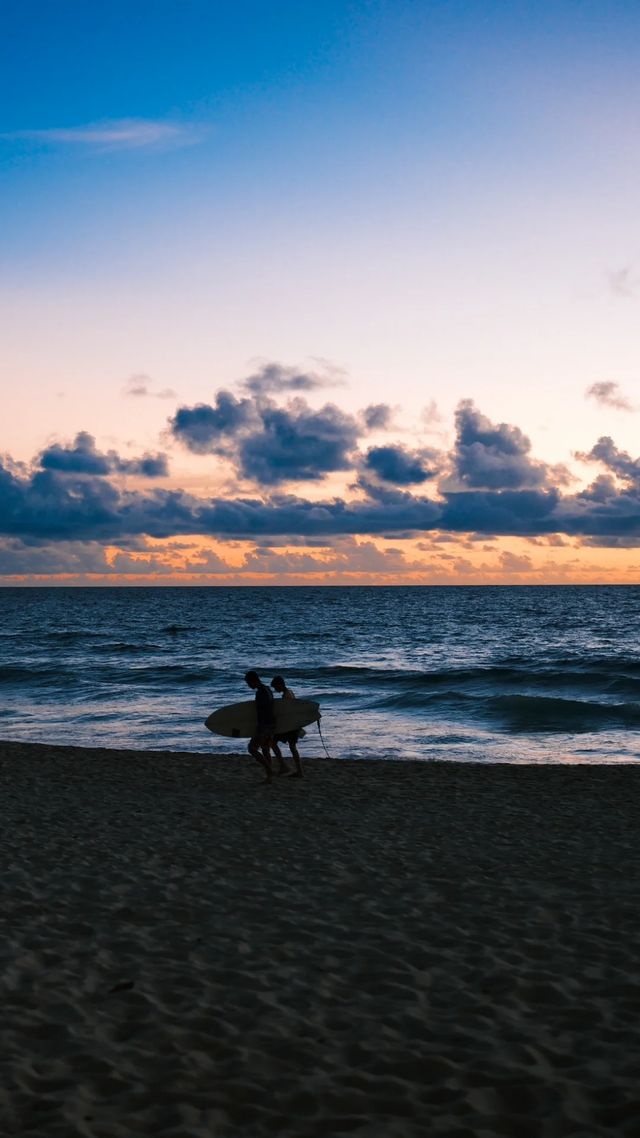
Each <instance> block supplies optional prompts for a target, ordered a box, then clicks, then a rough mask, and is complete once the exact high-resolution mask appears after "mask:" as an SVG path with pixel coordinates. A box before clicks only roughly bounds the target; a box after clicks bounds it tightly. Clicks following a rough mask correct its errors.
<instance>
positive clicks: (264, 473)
mask: <svg viewBox="0 0 640 1138" xmlns="http://www.w3.org/2000/svg"><path fill="white" fill-rule="evenodd" d="M169 431H170V433H171V434H172V435H173V437H174V438H176V439H177V440H178V441H179V442H181V443H182V444H183V445H184V446H186V447H187V448H188V449H189V450H190V451H192V452H194V453H195V454H219V455H224V456H225V457H227V458H229V459H231V461H233V463H234V464H235V467H236V470H237V473H238V474H239V475H240V476H241V477H243V478H250V479H252V480H254V481H256V482H258V483H260V484H261V485H262V486H276V485H279V484H280V483H283V482H294V481H306V482H315V481H318V480H320V479H321V478H323V477H324V476H325V474H328V473H330V472H332V471H335V470H347V469H349V467H350V466H351V465H352V458H351V451H352V450H353V449H354V448H355V446H356V444H357V440H358V434H359V431H358V424H357V421H356V419H355V418H354V416H352V415H349V414H346V413H345V412H344V411H341V410H340V409H339V408H338V407H336V406H335V405H334V404H332V403H326V404H325V405H324V406H323V407H321V408H320V409H319V410H314V409H313V408H311V407H310V406H309V404H308V403H307V402H306V401H305V400H304V399H302V398H301V397H298V398H296V399H292V400H290V401H289V402H288V403H287V404H286V406H285V407H278V406H277V405H276V403H275V402H274V401H273V400H271V399H268V398H266V397H265V396H264V395H262V394H261V395H259V396H258V395H255V394H254V395H253V397H250V398H243V399H237V398H236V397H235V395H233V394H232V393H231V392H229V391H218V392H217V394H216V396H215V403H214V404H213V405H211V404H208V403H199V404H197V405H196V406H195V407H179V408H178V410H177V411H176V413H175V415H174V416H173V417H172V418H171V419H170V420H169Z"/></svg>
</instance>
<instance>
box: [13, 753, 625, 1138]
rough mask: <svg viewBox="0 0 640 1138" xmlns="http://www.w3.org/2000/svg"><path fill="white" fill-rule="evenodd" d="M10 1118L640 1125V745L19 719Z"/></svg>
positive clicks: (102, 1134)
mask: <svg viewBox="0 0 640 1138" xmlns="http://www.w3.org/2000/svg"><path fill="white" fill-rule="evenodd" d="M0 779H1V784H2V785H1V794H2V806H3V825H2V831H1V835H0V842H1V845H2V892H3V897H2V906H1V916H2V925H3V936H2V940H1V941H0V953H1V974H2V1003H3V1023H2V1079H1V1080H0V1133H2V1134H3V1135H22V1134H25V1135H33V1136H36V1135H37V1136H40V1138H54V1136H58V1135H59V1136H61V1138H62V1136H64V1138H69V1136H72V1135H86V1136H95V1138H116V1136H117V1138H132V1136H134V1135H135V1136H138V1135H162V1136H167V1138H168V1136H172V1138H214V1136H215V1138H227V1136H231V1135H234V1136H235V1135H242V1136H246V1138H262V1136H263V1135H265V1136H266V1135H281V1136H291V1138H298V1136H300V1138H304V1136H307V1135H309V1136H311V1135H313V1136H318V1138H320V1136H323V1138H333V1136H337V1135H353V1136H358V1138H360V1136H361V1138H365V1136H367V1138H396V1136H397V1138H410V1136H413V1135H416V1136H417V1135H425V1136H426V1135H429V1136H430V1135H451V1136H455V1138H469V1136H471V1135H474V1136H475V1135H478V1136H480V1138H490V1136H493V1135H500V1136H502V1135H504V1136H510V1135H514V1136H518V1138H520V1136H522V1138H564V1136H569V1135H571V1136H573V1138H597V1136H599V1135H603V1136H604V1135H613V1134H615V1135H620V1136H623V1138H626V1136H629V1138H631V1136H634V1138H635V1136H637V1135H638V1134H640V1060H639V1058H638V1056H639V1054H640V963H639V962H640V921H639V919H638V896H639V895H640V873H639V869H640V859H639V856H638V850H639V846H640V841H639V838H638V809H637V801H638V791H639V790H640V768H638V767H637V766H632V765H625V766H620V767H614V766H607V767H587V766H565V767H561V766H521V767H517V766H489V765H487V766H482V765H480V764H469V765H464V764H460V765H457V764H444V763H441V764H438V763H433V764H416V763H402V764H399V763H382V762H377V763H372V762H367V763H347V762H342V763H341V762H338V761H328V760H326V759H325V760H321V759H316V760H309V761H307V762H306V764H305V778H304V779H303V780H296V779H277V780H274V783H273V785H272V786H270V787H268V786H266V785H264V784H263V783H262V781H261V775H260V771H259V769H258V767H257V766H255V765H254V764H252V762H251V761H250V760H249V759H247V758H244V757H243V758H237V759H236V758H228V757H224V758H220V757H209V756H206V755H193V754H192V755H188V754H160V753H151V752H135V751H107V750H84V749H78V748H63V747H57V746H50V747H46V746H38V745H27V744H19V743H3V744H0Z"/></svg>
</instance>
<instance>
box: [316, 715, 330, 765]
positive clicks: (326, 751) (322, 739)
mask: <svg viewBox="0 0 640 1138" xmlns="http://www.w3.org/2000/svg"><path fill="white" fill-rule="evenodd" d="M316 724H317V726H318V735H319V736H320V742H321V743H322V746H323V748H324V753H325V755H326V756H327V758H328V759H330V758H331V755H330V754H329V752H328V750H327V745H326V743H325V741H324V737H323V735H322V728H321V727H320V716H318V718H317V719H316Z"/></svg>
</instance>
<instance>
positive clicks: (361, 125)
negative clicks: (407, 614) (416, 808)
mask: <svg viewBox="0 0 640 1138" xmlns="http://www.w3.org/2000/svg"><path fill="white" fill-rule="evenodd" d="M639 55H640V8H639V7H638V5H637V3H635V2H634V3H626V2H616V0H608V2H607V3H605V2H600V0H570V2H567V0H555V2H549V3H548V2H545V0H541V2H540V3H520V2H519V0H511V2H492V0H483V2H479V0H478V2H471V0H468V2H462V0H451V2H446V0H442V2H438V3H431V2H430V0H422V2H418V0H411V2H410V0H393V3H391V2H384V0H353V2H349V0H341V2H340V0H323V3H322V4H319V3H311V2H309V3H307V2H305V0H298V2H296V3H293V2H290V3H289V2H284V0H270V2H268V3H267V2H266V0H264V2H257V0H233V2H231V0H230V2H226V0H224V2H217V0H207V2H201V0H153V2H151V0H127V3H126V4H125V3H121V2H120V0H110V3H108V4H106V3H105V4H87V3H85V2H84V0H56V3H55V4H52V3H50V2H48V0H9V2H8V3H5V4H4V5H2V6H1V7H0V106H1V107H2V108H3V112H2V119H1V120H0V219H1V220H0V366H1V369H2V405H3V415H2V419H1V421H0V426H1V432H0V584H8V585H13V584H24V585H34V584H35V585H39V584H54V585H55V584H60V585H68V584H93V585H114V584H158V585H171V584H240V585H241V584H305V583H308V584H315V583H318V584H334V583H335V584H375V583H380V584H413V583H416V584H445V585H446V584H454V585H456V584H519V583H522V584H555V583H567V584H570V583H598V582H603V583H609V582H610V583H621V584H624V583H637V582H639V581H640V458H639V457H638V454H639V451H640V448H639V446H638V438H639V426H640V352H639V348H640V336H639V331H640V321H639V316H640V230H639V228H638V209H637V187H638V184H640V133H639V119H638V107H639V106H640V67H639V66H638V62H639Z"/></svg>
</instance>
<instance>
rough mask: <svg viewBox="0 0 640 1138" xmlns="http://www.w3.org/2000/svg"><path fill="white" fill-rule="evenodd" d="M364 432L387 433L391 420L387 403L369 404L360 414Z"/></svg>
mask: <svg viewBox="0 0 640 1138" xmlns="http://www.w3.org/2000/svg"><path fill="white" fill-rule="evenodd" d="M361 417H362V422H363V424H364V429H365V431H387V430H389V428H390V426H391V422H392V418H393V411H392V408H391V407H390V406H389V404H388V403H371V404H370V405H369V406H368V407H365V409H364V411H362V412H361Z"/></svg>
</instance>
